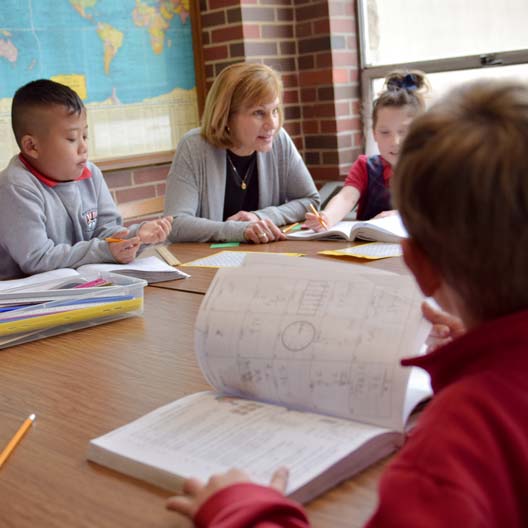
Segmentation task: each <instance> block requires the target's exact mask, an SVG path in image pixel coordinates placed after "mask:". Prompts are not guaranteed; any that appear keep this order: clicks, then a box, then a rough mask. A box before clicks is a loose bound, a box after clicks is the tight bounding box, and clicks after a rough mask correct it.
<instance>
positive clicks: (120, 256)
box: [108, 233, 141, 264]
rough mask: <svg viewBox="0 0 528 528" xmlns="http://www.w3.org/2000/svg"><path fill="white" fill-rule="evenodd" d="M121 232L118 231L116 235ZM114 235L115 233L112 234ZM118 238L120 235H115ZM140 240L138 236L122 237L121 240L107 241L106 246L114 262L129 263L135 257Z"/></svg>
mask: <svg viewBox="0 0 528 528" xmlns="http://www.w3.org/2000/svg"><path fill="white" fill-rule="evenodd" d="M119 234H121V233H118V235H119ZM114 237H116V235H114ZM116 238H120V237H118V236H117V237H116ZM140 244H141V240H140V239H139V237H137V236H136V237H132V238H124V239H123V242H109V243H108V248H109V249H110V253H112V256H113V257H114V259H115V261H116V262H119V263H120V264H129V263H130V262H132V261H133V260H134V259H135V258H136V254H137V252H138V250H139V246H140Z"/></svg>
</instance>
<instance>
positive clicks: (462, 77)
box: [365, 64, 528, 156]
mask: <svg viewBox="0 0 528 528" xmlns="http://www.w3.org/2000/svg"><path fill="white" fill-rule="evenodd" d="M427 79H428V80H429V82H430V84H431V91H430V92H429V94H428V95H427V97H426V100H427V104H428V105H430V104H431V103H433V102H434V101H435V100H436V99H438V98H439V97H441V96H442V95H444V94H445V93H446V92H448V91H449V90H450V89H451V88H453V87H455V86H457V85H459V84H463V83H465V82H468V81H473V80H476V79H514V80H518V81H523V82H526V83H528V64H517V65H515V66H501V67H493V68H484V69H471V70H459V71H451V72H440V73H428V74H427ZM382 89H383V79H373V81H372V93H373V94H374V97H376V95H377V94H379V93H380V92H381V91H382ZM369 107H370V106H369ZM367 111H368V112H369V115H368V116H365V123H367V141H366V153H367V154H368V155H369V156H370V155H372V154H376V153H377V152H378V149H377V146H376V142H375V141H374V138H373V137H372V124H371V119H370V110H368V109H367Z"/></svg>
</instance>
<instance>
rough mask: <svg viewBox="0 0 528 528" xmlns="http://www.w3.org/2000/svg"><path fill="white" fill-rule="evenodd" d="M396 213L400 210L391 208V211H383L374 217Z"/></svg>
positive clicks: (383, 216)
mask: <svg viewBox="0 0 528 528" xmlns="http://www.w3.org/2000/svg"><path fill="white" fill-rule="evenodd" d="M395 214H398V211H397V210H396V209H390V210H389V211H381V213H378V214H377V215H376V216H375V217H374V218H385V217H386V216H394V215H395Z"/></svg>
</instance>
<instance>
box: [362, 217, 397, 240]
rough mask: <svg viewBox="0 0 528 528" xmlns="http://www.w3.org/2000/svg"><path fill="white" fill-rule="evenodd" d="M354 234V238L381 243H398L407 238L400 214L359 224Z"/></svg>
mask: <svg viewBox="0 0 528 528" xmlns="http://www.w3.org/2000/svg"><path fill="white" fill-rule="evenodd" d="M353 234H354V238H359V239H362V240H375V241H379V242H397V241H398V240H400V239H402V238H407V231H406V229H405V227H404V226H403V224H402V222H401V218H400V215H399V214H391V215H387V216H383V217H381V218H372V219H371V220H366V221H363V222H357V223H356V225H355V226H354V228H353Z"/></svg>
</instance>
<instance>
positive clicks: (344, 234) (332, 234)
mask: <svg viewBox="0 0 528 528" xmlns="http://www.w3.org/2000/svg"><path fill="white" fill-rule="evenodd" d="M356 223H357V222H356V221H354V220H351V221H346V222H338V223H337V224H336V225H334V226H332V227H331V228H330V229H329V230H328V231H320V232H316V231H313V230H312V229H303V230H302V231H296V232H295V233H288V234H287V235H286V238H288V239H291V240H303V239H304V240H320V239H332V238H333V239H338V240H339V239H343V240H349V238H350V231H351V229H352V227H353V226H354V224H356Z"/></svg>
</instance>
